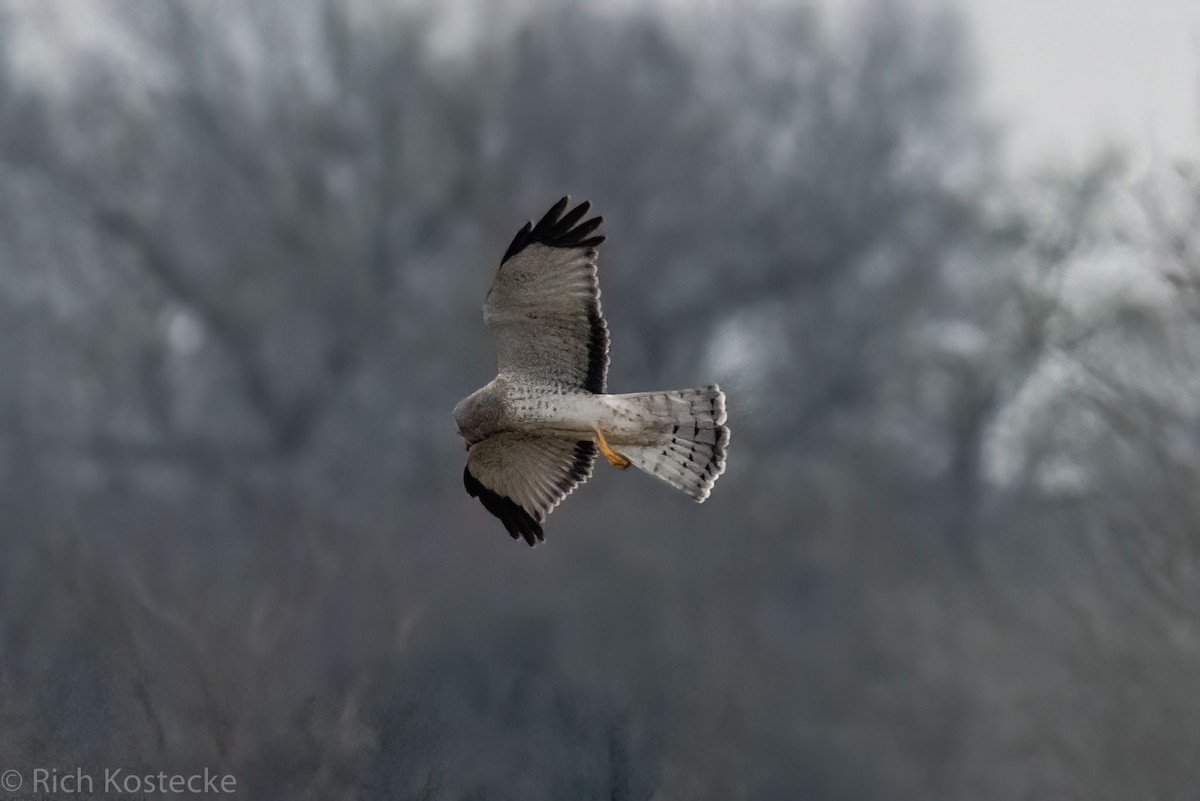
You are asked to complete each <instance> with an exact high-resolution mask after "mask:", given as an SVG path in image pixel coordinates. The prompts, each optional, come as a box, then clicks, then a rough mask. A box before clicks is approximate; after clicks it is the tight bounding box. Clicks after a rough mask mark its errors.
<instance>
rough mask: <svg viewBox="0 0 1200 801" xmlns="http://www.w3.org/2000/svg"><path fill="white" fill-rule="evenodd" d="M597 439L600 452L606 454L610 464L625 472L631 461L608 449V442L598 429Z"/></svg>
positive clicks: (605, 456)
mask: <svg viewBox="0 0 1200 801" xmlns="http://www.w3.org/2000/svg"><path fill="white" fill-rule="evenodd" d="M596 439H597V440H598V441H599V443H600V451H601V452H602V453H603V454H604V458H606V459H608V463H609V464H611V465H612V466H613V467H615V468H617V469H618V470H625V469H626V468H628V467H629V464H630V462H629V460H628V459H626V458H625V457H624V456H622V455H621V454H619V453H617V452H616V451H614V450H613V449H612V448H610V447H608V441H607V440H605V439H604V434H603V433H602V432H601V431H600V429H598V428H597V429H596Z"/></svg>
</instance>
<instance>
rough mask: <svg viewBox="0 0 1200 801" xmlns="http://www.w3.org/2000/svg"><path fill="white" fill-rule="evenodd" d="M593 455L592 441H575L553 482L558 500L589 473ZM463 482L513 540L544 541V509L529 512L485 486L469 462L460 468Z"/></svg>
mask: <svg viewBox="0 0 1200 801" xmlns="http://www.w3.org/2000/svg"><path fill="white" fill-rule="evenodd" d="M595 459H596V445H595V443H592V442H589V441H587V440H580V441H579V442H576V443H575V453H574V460H573V461H572V463H571V469H570V471H568V472H567V474H566V475H565V476H563V477H562V478H561V479H559V481H558V482H557V484H556V485H555V486H556V488H557V489H558V491H559V492H560V493H562V494H561V495H560V496H559V498H560V500H561V499H562V498H563V497H566V495H567V494H568V493H570V492H571V490H573V489H575V487H577V486H579V484H580V482H582V481H586V480H587V478H588V477H589V476H590V475H591V474H592V463H593V462H594V461H595ZM463 486H464V487H466V490H467V494H468V495H470V496H471V497H472V498H478V499H479V501H480V503H482V504H483V508H484V509H487V510H488V511H489V512H490V513H492V514H493V515H495V516H496V517H498V518H500V522H501V523H503V524H504V528H505V529H506V530H507V531H508V533H509V535H510V536H511V537H512V538H513V539H514V540H516V539H522V538H524V540H525V542H527V543H528V544H529V545H530V547H533V546H534V545H537V544H538V543H539V542H545V541H546V534H545V532H544V531H543V530H542V521H543V520H545V519H546V513H545V512H543V511H541V510H540V509H534V510H533V511H532V513H531V512H530V511H529V510H527V509H525V508H524V507H523V506H521V505H520V504H519V503H517V502H516V501H514V500H513V499H512V498H508V497H505V496H503V495H500V494H499V493H497V492H495V491H493V490H491V489H489V488H488V487H485V486H484V485H483V483H482V482H481V481H479V479H477V478H475V476H473V475H471V467H470V465H467V466H466V467H464V468H463Z"/></svg>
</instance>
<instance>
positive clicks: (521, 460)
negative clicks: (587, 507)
mask: <svg viewBox="0 0 1200 801" xmlns="http://www.w3.org/2000/svg"><path fill="white" fill-rule="evenodd" d="M595 459H596V446H595V445H594V444H592V443H591V442H588V441H579V442H576V441H574V440H570V439H562V438H560V437H550V436H541V435H538V434H528V433H521V432H515V431H506V432H504V433H501V434H494V435H493V436H490V437H488V438H487V439H485V440H483V441H482V442H477V443H475V444H474V445H472V446H471V450H470V452H469V453H468V455H467V467H466V469H465V470H463V484H464V485H465V486H466V488H467V493H468V494H469V495H470V496H471V497H472V498H479V500H480V502H482V503H483V506H484V508H485V509H487V510H488V511H489V512H491V513H492V514H494V515H495V516H496V517H498V518H500V520H501V522H503V523H504V527H505V528H506V529H508V533H509V534H511V535H512V538H513V539H514V540H515V539H517V538H518V537H524V538H525V541H526V542H527V543H529V544H530V545H536V544H537V543H538V542H539V541H541V540H544V539H545V538H546V537H545V535H544V534H543V533H542V521H544V520H545V519H546V515H547V514H548V513H549V512H550V510H551V509H553V508H554V507H555V506H558V504H559V502H560V501H562V499H563V498H565V497H567V495H569V494H570V493H571V490H573V489H575V487H577V486H578V485H579V484H581V483H583V482H584V481H587V479H588V477H589V476H590V475H591V474H592V462H594V461H595Z"/></svg>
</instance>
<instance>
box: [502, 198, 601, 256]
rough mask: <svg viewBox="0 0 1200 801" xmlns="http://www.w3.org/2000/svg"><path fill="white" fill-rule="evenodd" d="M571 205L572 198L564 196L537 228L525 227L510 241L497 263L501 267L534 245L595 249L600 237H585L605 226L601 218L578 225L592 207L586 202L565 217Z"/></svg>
mask: <svg viewBox="0 0 1200 801" xmlns="http://www.w3.org/2000/svg"><path fill="white" fill-rule="evenodd" d="M570 202H571V196H570V195H563V196H562V198H561V199H559V201H558V202H557V203H555V204H554V205H553V206H551V207H550V210H549V211H547V212H546V213H545V214H544V215H542V218H541V219H540V220H538V222H537V225H533V224H532V223H528V222H527V223H525V225H524V226H523V227H522V228H521V230H520V231H517V235H516V236H515V237H513V240H512V243H511V244H510V245H509V246H508V250H506V251H505V252H504V258H503V259H501V260H500V263H501V264H503V263H504V262H506V261H508V260H509V259H511V258H512V257H513V256H515V255H517V254H518V253H520V252H521V251H522V250H524V249H525V248H526V247H528V246H529V245H533V244H541V245H548V246H549V247H555V248H579V247H584V248H594V247H596V246H598V245H599V244H600V243H601V242H603V241H604V237H603V236H591V237H589V236H588V235H589V234H591V233H592V232H593V231H595V230H596V229H597V228H598V227H599V226H600V224H601V223H602V222H604V218H603V217H600V216H596V217H592V218H591V219H588V220H584V221H583V222H580V220H581V219H583V217H584V216H585V215H586V214H587V213H588V211H589V210H590V209H591V207H592V204H591V203H589V202H588V201H586V200H585V201H583V202H582V203H580V204H579V205H578V206H576V207H575V208H573V209H571V211H569V212H567V214H566V216H565V217H564V216H563V212H564V211H565V210H566V208H567V206H568V205H569V204H570Z"/></svg>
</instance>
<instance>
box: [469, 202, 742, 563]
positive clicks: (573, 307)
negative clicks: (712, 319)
mask: <svg viewBox="0 0 1200 801" xmlns="http://www.w3.org/2000/svg"><path fill="white" fill-rule="evenodd" d="M568 202H569V199H568V198H566V197H564V198H563V199H562V200H560V201H558V203H556V204H554V206H553V207H552V208H551V209H550V210H549V211H548V212H546V215H545V216H544V217H542V219H541V220H540V221H539V222H538V224H537V225H533V224H532V223H528V222H527V223H525V226H524V227H523V228H521V230H520V231H518V232H517V235H516V237H514V238H513V241H512V244H511V245H509V246H508V250H507V251H506V252H505V253H504V258H503V259H501V260H500V269H499V270H498V271H497V273H496V280H495V281H494V282H493V283H492V288H491V289H490V290H489V291H488V294H487V300H486V301H485V302H484V305H483V320H484V322H485V323H486V324H487V327H488V329H489V330H490V331H491V334H492V337H493V338H494V339H495V341H496V354H497V363H498V365H497V375H496V377H495V378H493V379H492V380H491V381H490V382H488V383H487V384H486V385H485V386H483V387H481V388H480V389H477V390H476V391H475V392H473V393H471V394H470V395H469V396H467V397H466V398H464V399H463V400H461V401H459V403H458V405H457V406H455V407H454V422H455V425H457V426H458V432H459V434H461V435H462V437H463V439H465V440H466V442H467V466H466V469H465V470H464V471H463V483H464V484H465V485H466V489H467V492H468V493H469V494H470V495H471V497H474V498H479V500H480V501H481V502H482V503H483V506H484V508H486V509H487V510H488V511H489V512H491V513H492V514H493V515H495V516H496V517H498V518H500V520H501V522H503V523H504V527H505V528H506V529H508V533H509V534H511V535H512V537H513V539H518V538H524V539H525V541H526V542H527V543H529V544H530V545H536V544H537V543H538V542H540V541H542V540H544V539H545V535H544V533H543V531H542V523H543V522H544V521H545V519H546V515H547V514H549V512H550V511H551V510H552V509H553V508H554V507H555V506H557V505H558V504H559V502H561V501H562V499H563V498H565V497H566V496H567V495H569V494H570V493H571V491H572V490H573V489H575V487H577V486H578V485H579V484H581V483H583V482H584V481H586V480H587V479H588V477H589V476H591V473H592V463H593V462H594V461H595V459H596V454H597V452H600V453H603V454H604V456H605V458H607V459H608V461H609V463H610V464H612V465H613V466H614V467H616V468H618V469H621V470H624V469H626V468H628V467H629V466H630V465H632V466H633V467H636V468H638V469H640V470H643V471H645V472H647V473H649V474H650V475H653V476H656V477H658V478H660V479H662V480H663V481H665V482H667V483H668V484H670V485H671V486H672V487H675V488H676V489H679V490H682V491H683V492H686V493H687V494H688V495H690V496H691V497H692V498H693V499H695V500H696V501H697V502H698V503H703V502H704V500H705V499H706V498H707V497H708V494H709V492H710V491H711V490H712V486H713V484H714V483H715V482H716V480H717V478H718V477H719V476H720V475H721V473H722V472H724V470H725V449H726V446H727V445H728V444H729V429H728V428H726V426H725V393H724V392H722V391H721V389H720V388H719V387H718V386H717V385H716V384H710V385H708V386H706V387H699V388H696V389H679V390H668V391H664V392H635V393H632V394H625V395H607V394H605V392H604V390H605V383H606V379H607V375H608V325H607V324H606V323H605V322H604V316H603V315H602V314H601V313H600V285H599V283H598V281H597V278H596V256H597V252H596V248H597V247H598V246H599V245H600V243H601V242H603V241H604V237H603V236H600V235H598V234H596V229H598V228H599V227H600V223H601V222H603V218H602V217H592V218H591V219H587V220H585V219H584V218H585V217H586V216H587V213H588V209H589V208H590V204H588V203H586V202H584V203H580V204H579V205H578V206H576V207H575V208H574V209H572V210H571V211H569V212H566V214H564V213H563V212H564V211H566V209H567V205H568Z"/></svg>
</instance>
